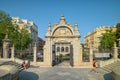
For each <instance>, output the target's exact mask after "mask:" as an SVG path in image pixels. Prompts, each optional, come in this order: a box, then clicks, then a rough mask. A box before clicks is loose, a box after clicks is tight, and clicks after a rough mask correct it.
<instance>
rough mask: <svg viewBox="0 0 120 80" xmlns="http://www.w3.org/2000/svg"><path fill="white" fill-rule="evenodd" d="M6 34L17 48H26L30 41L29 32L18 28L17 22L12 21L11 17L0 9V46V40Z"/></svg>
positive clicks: (0, 45) (0, 40) (0, 44)
mask: <svg viewBox="0 0 120 80" xmlns="http://www.w3.org/2000/svg"><path fill="white" fill-rule="evenodd" d="M6 34H8V37H9V39H10V40H11V44H14V46H15V47H16V48H17V49H18V50H21V51H22V50H24V49H26V48H28V46H29V44H30V43H32V40H31V39H30V33H29V32H28V30H26V29H20V28H19V27H18V25H17V24H13V23H12V19H11V17H10V16H9V15H8V14H7V13H5V12H4V11H0V47H2V40H3V39H4V37H5V35H6Z"/></svg>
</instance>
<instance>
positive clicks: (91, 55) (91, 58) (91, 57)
mask: <svg viewBox="0 0 120 80" xmlns="http://www.w3.org/2000/svg"><path fill="white" fill-rule="evenodd" d="M92 61H93V49H92V48H90V62H92Z"/></svg>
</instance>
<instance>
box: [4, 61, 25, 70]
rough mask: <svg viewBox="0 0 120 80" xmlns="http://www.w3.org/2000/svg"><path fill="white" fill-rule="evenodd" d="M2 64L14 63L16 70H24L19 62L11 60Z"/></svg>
mask: <svg viewBox="0 0 120 80" xmlns="http://www.w3.org/2000/svg"><path fill="white" fill-rule="evenodd" d="M2 65H15V66H16V67H17V68H18V69H19V70H18V72H20V71H22V70H24V68H23V67H22V66H21V64H18V63H16V62H13V61H7V62H4V63H3V64H2Z"/></svg>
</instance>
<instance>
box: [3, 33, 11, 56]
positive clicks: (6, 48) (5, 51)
mask: <svg viewBox="0 0 120 80" xmlns="http://www.w3.org/2000/svg"><path fill="white" fill-rule="evenodd" d="M9 45H10V40H9V39H8V35H6V36H5V39H3V58H8V57H9V50H10V47H9Z"/></svg>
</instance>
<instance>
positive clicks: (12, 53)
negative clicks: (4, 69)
mask: <svg viewBox="0 0 120 80" xmlns="http://www.w3.org/2000/svg"><path fill="white" fill-rule="evenodd" d="M14 50H15V49H14V45H13V46H12V47H11V58H12V59H13V60H14V55H15V54H14Z"/></svg>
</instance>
